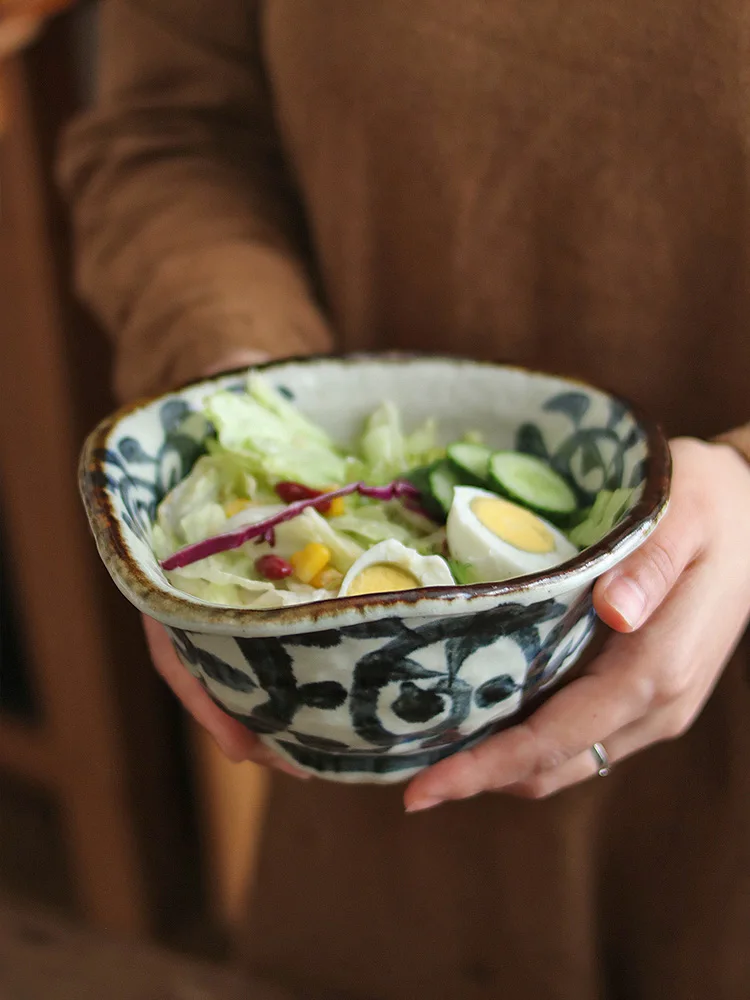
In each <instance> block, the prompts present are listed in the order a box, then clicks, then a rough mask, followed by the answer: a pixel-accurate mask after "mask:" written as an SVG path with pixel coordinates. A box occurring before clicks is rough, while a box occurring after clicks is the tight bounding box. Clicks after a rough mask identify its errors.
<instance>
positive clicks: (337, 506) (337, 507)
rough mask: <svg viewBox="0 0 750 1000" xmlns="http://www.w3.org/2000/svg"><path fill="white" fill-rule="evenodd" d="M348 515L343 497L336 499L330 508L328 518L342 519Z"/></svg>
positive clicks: (332, 501)
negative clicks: (344, 515) (343, 515)
mask: <svg viewBox="0 0 750 1000" xmlns="http://www.w3.org/2000/svg"><path fill="white" fill-rule="evenodd" d="M345 513H346V504H345V503H344V498H343V497H334V498H333V500H331V506H330V507H329V508H328V517H341V515H342V514H345Z"/></svg>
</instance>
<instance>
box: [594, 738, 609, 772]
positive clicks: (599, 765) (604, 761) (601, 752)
mask: <svg viewBox="0 0 750 1000" xmlns="http://www.w3.org/2000/svg"><path fill="white" fill-rule="evenodd" d="M591 752H592V754H593V755H594V760H595V761H596V773H597V774H598V775H599V777H600V778H606V777H607V775H608V774H610V773H611V771H612V765H611V764H610V762H609V754H608V753H607V751H606V750H605V749H604V747H603V745H602V744H601V743H595V744H594V745H593V746H592V748H591Z"/></svg>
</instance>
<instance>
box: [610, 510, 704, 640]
mask: <svg viewBox="0 0 750 1000" xmlns="http://www.w3.org/2000/svg"><path fill="white" fill-rule="evenodd" d="M701 523H702V521H701V519H700V518H698V517H696V516H695V511H694V508H693V505H692V503H691V502H690V500H689V496H688V498H687V499H686V498H685V496H684V495H683V497H682V498H680V496H679V493H678V494H676V496H675V499H674V500H673V501H672V505H671V506H670V508H669V509H668V511H667V513H666V514H665V516H664V519H663V520H662V522H661V524H660V525H659V527H658V528H657V529H656V531H655V532H654V534H653V535H652V536H651V537H650V538H649V539H647V541H646V542H644V543H643V545H642V546H641V547H640V548H639V549H637V550H636V551H635V552H634V553H633V554H632V555H631V556H629V557H628V558H627V559H624V560H623V561H622V563H620V564H619V565H618V566H616V567H615V568H614V569H613V570H610V572H609V573H605V574H604V575H603V576H602V577H600V579H599V580H597V582H596V586H595V587H594V607H595V609H596V612H597V614H598V615H599V617H600V618H601V620H602V621H603V622H604V623H605V625H609V627H610V628H613V629H615V630H616V631H617V632H632V631H634V630H635V629H637V628H640V627H641V625H643V624H644V622H646V621H648V619H649V617H650V616H651V615H652V614H653V613H654V612H655V611H656V609H657V608H658V607H659V606H660V605H661V603H662V601H663V600H664V598H665V597H666V596H667V595H668V594H669V592H670V591H671V590H672V588H673V587H674V586H675V584H676V583H677V581H678V580H679V579H680V577H681V576H682V574H683V573H684V572H685V570H686V569H687V567H688V566H690V565H691V564H692V563H693V562H694V561H695V560H696V558H697V557H698V556H699V554H700V552H701V550H702V544H703V538H702V529H701V527H700V525H701Z"/></svg>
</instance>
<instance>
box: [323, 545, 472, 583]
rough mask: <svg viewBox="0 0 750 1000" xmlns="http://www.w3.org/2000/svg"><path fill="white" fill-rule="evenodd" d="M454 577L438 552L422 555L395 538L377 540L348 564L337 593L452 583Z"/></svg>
mask: <svg viewBox="0 0 750 1000" xmlns="http://www.w3.org/2000/svg"><path fill="white" fill-rule="evenodd" d="M454 584H455V581H454V579H453V575H452V573H451V571H450V569H449V568H448V564H447V563H446V561H445V559H443V558H441V556H423V555H420V554H419V552H416V551H415V550H414V549H410V548H408V547H407V546H406V545H402V544H401V542H397V541H396V540H395V538H389V539H387V540H386V541H384V542H378V544H377V545H373V547H372V548H371V549H368V550H367V552H365V553H364V555H362V556H360V557H359V559H357V561H356V562H355V563H354V564H353V565H352V566H351V568H350V569H349V572H348V573H347V574H346V576H345V577H344V579H343V581H342V583H341V589H340V590H339V597H355V596H357V595H358V594H387V593H391V592H393V591H399V590H415V589H416V588H417V587H452V586H454Z"/></svg>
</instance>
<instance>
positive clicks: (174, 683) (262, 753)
mask: <svg viewBox="0 0 750 1000" xmlns="http://www.w3.org/2000/svg"><path fill="white" fill-rule="evenodd" d="M143 628H144V631H145V632H146V640H147V642H148V648H149V651H150V653H151V659H152V660H153V661H154V666H155V667H156V669H157V671H158V672H159V673H160V674H161V676H162V677H163V679H164V680H165V681H166V682H167V684H168V685H169V687H170V688H171V689H172V691H173V692H174V694H176V695H177V697H178V698H179V700H180V701H181V702H182V704H183V706H184V708H186V709H187V711H188V712H189V713H190V714H191V715H192V717H193V718H194V719H195V721H196V722H197V723H198V724H199V725H201V726H203V728H204V729H206V730H207V731H208V732H209V733H210V734H211V736H213V738H214V740H215V741H216V743H217V745H218V746H219V749H220V750H221V751H222V752H223V753H224V755H225V756H226V757H228V758H229V759H230V760H232V761H234V762H235V763H239V762H240V761H243V760H250V761H252V762H253V763H254V764H262V765H263V766H264V767H275V768H276V769H277V770H279V771H284V772H285V773H286V774H292V775H294V776H295V777H296V778H308V777H309V775H308V774H305V772H303V771H298V770H297V769H296V768H295V767H292V765H291V764H287V763H286V761H284V760H282V759H281V757H278V756H277V755H276V754H275V753H274V752H273V751H272V750H269V749H268V747H267V746H265V744H263V743H261V741H260V740H259V739H258V737H257V736H256V735H255V734H254V733H251V732H250V731H249V730H247V729H245V727H244V726H243V725H242V723H240V722H237V720H236V719H233V718H232V717H231V716H229V715H227V714H226V713H225V712H222V710H221V709H220V708H219V706H218V705H216V704H215V702H213V701H212V700H211V698H209V696H208V694H207V693H206V691H205V690H204V688H203V686H202V684H201V683H200V681H199V680H198V679H197V678H196V677H193V675H192V674H191V673H189V672H188V670H187V669H186V668H185V667H184V666H183V665H182V663H181V662H180V659H179V657H178V656H177V653H176V652H175V650H174V646H173V645H172V640H171V639H170V638H169V634H168V633H167V631H166V629H165V628H164V627H163V626H162V625H160V624H159V623H158V622H155V621H154V620H153V618H149V617H148V616H147V615H143Z"/></svg>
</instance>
